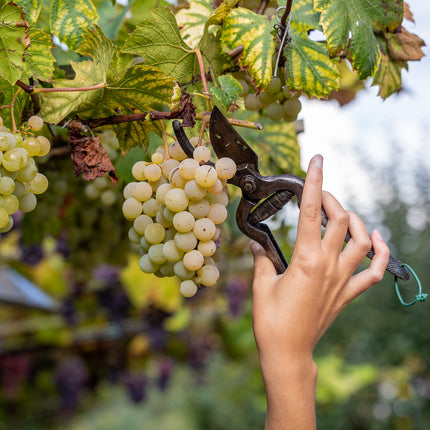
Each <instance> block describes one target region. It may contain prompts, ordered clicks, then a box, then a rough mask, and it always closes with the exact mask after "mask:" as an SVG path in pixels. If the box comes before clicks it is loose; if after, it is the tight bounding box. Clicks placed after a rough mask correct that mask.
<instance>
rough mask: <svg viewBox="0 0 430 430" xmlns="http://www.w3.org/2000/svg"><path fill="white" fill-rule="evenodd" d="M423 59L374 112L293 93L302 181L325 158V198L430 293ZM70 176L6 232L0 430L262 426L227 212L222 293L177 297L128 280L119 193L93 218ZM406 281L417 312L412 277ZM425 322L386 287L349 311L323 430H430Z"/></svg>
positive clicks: (371, 96) (421, 25) (419, 7)
mask: <svg viewBox="0 0 430 430" xmlns="http://www.w3.org/2000/svg"><path fill="white" fill-rule="evenodd" d="M409 3H410V6H411V10H412V11H413V12H414V17H415V21H416V22H415V24H412V25H411V24H410V25H411V27H410V30H411V31H413V32H414V33H417V34H419V35H420V36H421V37H423V38H424V40H427V41H428V40H430V34H429V33H430V30H429V27H428V25H427V23H428V22H429V20H430V16H429V15H430V12H429V8H428V6H427V5H426V4H425V3H426V2H422V1H418V0H414V1H410V2H409ZM423 50H424V52H425V53H426V55H427V57H425V58H423V59H422V60H421V61H420V62H417V63H413V64H411V66H410V70H409V72H406V73H405V74H404V76H403V78H404V90H403V91H402V92H401V93H399V94H398V95H394V96H392V97H390V98H389V99H388V100H386V101H384V102H382V101H380V99H379V98H378V97H377V96H376V93H377V91H376V90H375V89H374V88H372V87H370V88H367V89H366V91H360V92H358V93H357V96H356V98H355V100H353V101H352V102H351V103H349V104H347V105H345V106H343V107H340V106H339V103H338V102H337V101H335V100H332V101H329V102H319V101H315V100H305V99H303V98H302V99H303V100H302V103H303V110H302V112H301V114H300V118H301V119H303V120H304V127H305V131H304V133H302V134H300V136H299V143H300V148H301V166H302V168H303V169H304V170H306V166H307V163H308V161H309V159H310V158H311V157H312V155H313V154H315V153H321V154H323V155H324V157H325V165H324V167H325V171H324V174H325V179H324V187H325V188H326V189H327V190H330V191H331V192H332V193H333V194H335V195H336V196H337V197H338V198H339V200H340V201H341V202H342V204H343V205H344V206H345V207H346V208H348V209H352V210H354V211H356V212H358V213H359V214H360V215H361V216H362V217H363V219H364V220H365V222H366V224H367V225H368V227H369V231H370V230H372V229H374V228H378V229H380V230H381V232H382V234H383V236H384V238H385V239H386V240H387V241H388V242H389V244H390V249H391V251H392V253H393V254H394V255H396V256H397V257H398V258H399V259H401V260H402V261H404V262H406V263H408V264H409V265H410V266H411V267H413V269H414V270H415V272H416V273H417V274H418V275H419V277H420V279H421V282H422V285H423V288H424V291H425V292H429V291H430V266H429V264H428V258H429V255H430V230H429V224H430V166H429V163H430V161H429V160H430V153H429V151H430V149H429V148H430V141H429V140H430V138H429V130H428V128H429V112H430V111H429V108H428V100H429V99H430V87H429V86H428V84H427V80H428V76H429V75H430V63H429V58H428V53H429V50H428V48H427V47H424V49H423ZM263 133H264V131H263ZM248 135H249V134H248ZM248 135H247V136H248ZM158 143H159V142H154V145H156V144H158ZM132 156H133V157H136V158H138V157H144V156H145V155H144V154H143V153H142V152H139V150H136V151H134V152H133V154H132ZM117 168H119V169H120V168H121V163H119V164H117ZM72 170H73V169H72V166H71V161H70V160H69V159H68V158H67V157H61V156H58V157H53V158H51V159H50V160H49V162H47V163H46V166H45V169H44V171H43V170H42V168H41V171H43V173H45V174H46V175H47V176H48V178H49V181H50V187H49V189H48V191H47V192H46V193H45V194H44V196H43V197H42V198H41V199H40V201H39V203H38V206H37V209H36V210H35V212H34V213H32V214H31V217H23V218H22V219H20V218H19V217H17V219H16V220H15V221H16V223H15V227H14V230H13V231H12V232H10V233H8V234H6V235H1V236H2V237H1V240H0V258H1V261H2V263H3V265H2V266H1V267H0V285H1V288H0V301H1V303H0V429H1V430H3V429H8V430H9V429H12V428H13V429H17V430H33V429H34V430H36V429H37V430H39V429H50V430H51V429H52V430H59V429H60V428H61V429H62V430H72V429H73V430H75V429H76V430H78V429H79V430H86V429H91V430H99V429H100V430H101V429H103V430H119V429H138V428H139V429H140V428H144V429H153V428H157V429H163V430H182V429H187V430H202V429H205V430H206V429H208V430H217V429H225V428H228V429H235V430H241V429H247V430H251V429H262V428H263V427H264V417H265V397H264V390H263V383H262V379H261V375H260V372H259V367H258V359H257V353H256V348H255V344H254V339H253V335H252V328H251V315H250V309H251V296H250V282H251V276H252V259H251V256H250V253H249V247H248V241H247V239H246V238H245V237H244V236H243V235H242V234H241V233H240V232H239V231H238V230H237V227H236V226H235V222H234V212H235V205H236V204H237V201H235V200H234V199H233V202H232V204H231V207H230V211H229V212H230V215H231V219H230V220H229V223H228V224H227V226H226V228H225V229H224V231H223V238H222V239H223V240H222V249H221V252H218V253H217V254H218V261H217V264H218V265H219V267H220V269H221V273H222V279H221V281H220V283H219V285H218V286H217V287H213V288H206V289H205V290H202V291H200V292H199V293H198V294H197V296H195V297H194V298H192V299H186V300H185V299H184V298H183V297H182V296H180V294H179V291H178V285H177V283H176V281H175V280H174V279H172V278H167V279H158V278H156V277H154V276H151V275H145V274H143V273H142V272H141V271H140V270H139V268H138V264H137V261H138V256H137V255H136V254H133V253H130V250H129V243H128V239H127V229H128V227H127V226H126V225H125V223H124V222H123V219H122V214H121V210H120V206H121V201H120V200H121V199H120V197H118V196H120V193H121V191H120V190H116V189H115V188H114V187H113V185H112V184H110V183H109V182H106V183H103V181H99V182H98V183H97V184H95V185H96V188H98V189H99V191H100V192H102V193H103V192H106V191H110V193H111V194H110V195H111V197H112V196H113V195H115V196H117V197H115V198H113V200H114V203H111V205H110V206H107V205H104V204H103V201H102V200H101V199H99V198H97V199H94V189H92V188H91V187H90V188H89V189H88V184H86V183H84V182H83V181H82V180H81V179H78V178H75V177H74V176H73V173H72ZM105 195H106V193H105ZM111 200H112V198H111ZM296 222H297V210H294V209H290V210H287V211H284V212H283V213H282V214H281V216H278V217H277V218H276V219H275V220H273V223H272V224H273V227H274V228H276V229H277V230H278V232H277V234H278V237H280V238H282V241H281V242H282V247H283V250H284V252H285V254H286V256H287V258H288V259H289V258H290V256H291V253H292V249H293V246H294V240H295V224H296ZM65 226H67V227H66V228H65ZM400 286H401V289H402V292H403V293H404V297H405V300H407V301H409V300H412V299H413V297H414V296H415V294H416V293H417V286H416V284H415V283H414V281H413V280H412V281H409V282H408V283H401V285H400ZM429 326H430V315H429V303H425V304H417V305H415V306H412V307H403V306H401V305H400V303H399V301H398V299H397V297H396V295H395V291H394V279H393V277H392V276H391V275H390V274H386V276H385V278H384V280H383V282H381V283H380V284H379V285H378V286H376V287H375V288H373V289H372V290H371V291H369V292H367V293H366V294H364V295H363V296H361V297H360V298H359V299H357V300H356V301H355V302H354V303H352V304H351V305H350V306H349V307H348V308H347V309H346V310H345V311H344V312H343V313H342V314H341V316H340V317H339V318H338V320H337V321H336V322H335V323H334V324H333V326H332V327H331V328H330V330H329V331H328V332H327V334H326V335H325V336H324V338H323V339H322V341H321V342H320V344H319V346H318V348H317V351H316V355H315V359H316V361H317V364H318V368H319V376H318V386H317V411H318V412H317V413H318V428H319V429H320V430H335V429H353V430H361V429H369V430H392V429H395V430H409V429H418V430H424V429H429V428H430V342H429V341H430V334H429V330H428V327H429Z"/></svg>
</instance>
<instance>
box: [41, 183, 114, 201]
mask: <svg viewBox="0 0 430 430" xmlns="http://www.w3.org/2000/svg"><path fill="white" fill-rule="evenodd" d="M33 182H34V181H33ZM35 194H37V193H35ZM116 199H117V195H116V193H115V191H113V190H104V191H103V192H102V193H101V195H100V201H101V202H102V203H103V204H104V205H105V206H112V205H113V204H114V203H115V202H116Z"/></svg>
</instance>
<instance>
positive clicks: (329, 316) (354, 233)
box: [251, 155, 389, 430]
mask: <svg viewBox="0 0 430 430" xmlns="http://www.w3.org/2000/svg"><path fill="white" fill-rule="evenodd" d="M322 161H323V159H322V157H321V156H320V155H317V156H315V157H314V158H313V159H312V160H311V162H310V164H309V168H308V173H307V176H306V181H305V186H304V190H303V196H302V202H301V208H300V216H299V223H298V230H297V241H296V246H295V250H294V253H293V257H292V259H291V263H290V265H289V267H288V269H287V270H286V271H285V273H283V274H282V275H277V273H276V270H275V268H274V266H273V264H272V262H271V261H270V259H269V258H268V257H267V256H266V254H265V252H264V250H263V248H262V247H261V246H260V245H259V244H258V243H256V242H253V243H252V244H251V250H252V252H253V254H254V260H255V264H254V281H253V306H252V314H253V329H254V336H255V339H256V343H257V348H258V352H259V358H260V365H261V370H262V374H263V379H264V383H265V386H266V394H267V400H268V415H267V419H266V428H267V429H269V428H270V429H272V428H273V429H283V428H293V429H295V430H296V429H312V428H315V413H314V412H313V411H314V389H315V381H316V367H315V364H314V362H313V358H312V355H313V350H314V348H315V346H316V344H317V343H318V341H319V340H320V338H321V337H322V335H323V334H324V333H325V331H326V330H327V329H328V327H329V326H330V325H331V323H332V322H333V321H334V320H335V318H336V317H337V316H338V314H339V313H340V311H341V310H342V309H343V308H344V307H345V306H346V305H347V304H348V303H350V302H351V301H352V300H353V299H354V298H356V297H357V296H359V295H360V294H362V293H363V292H364V291H366V290H368V289H369V288H370V287H371V286H372V285H374V284H375V283H377V282H379V281H380V280H381V279H382V277H383V275H384V272H385V268H386V266H387V263H388V257H389V250H388V247H387V245H386V244H385V242H384V241H383V239H382V237H381V235H380V234H379V232H377V231H374V232H373V233H372V234H371V236H370V238H369V236H368V233H367V230H366V227H365V226H364V224H363V222H362V221H361V219H360V218H359V217H358V215H356V214H355V213H353V212H348V211H345V210H344V209H343V208H342V206H341V205H340V204H339V202H338V201H337V200H336V199H335V198H334V197H333V196H332V195H331V194H330V193H327V192H325V191H322V179H323V175H322ZM321 206H323V207H324V209H325V211H326V213H327V216H328V219H329V221H328V223H327V226H326V229H325V232H324V235H323V237H322V238H321ZM348 229H349V231H350V233H351V240H350V241H349V242H348V243H347V244H346V245H345V247H344V239H345V234H346V232H347V230H348ZM372 245H373V248H374V250H375V257H374V258H373V260H372V262H371V264H370V266H369V267H368V268H367V269H365V270H363V271H362V272H360V273H357V274H354V272H355V270H356V269H357V267H358V265H359V264H360V263H361V262H362V261H363V259H364V257H365V256H366V254H367V252H368V251H369V249H370V247H371V246H372ZM291 405H294V408H292V409H290V406H291ZM300 411H301V412H302V413H301V412H300ZM284 424H285V426H284ZM287 424H288V425H287Z"/></svg>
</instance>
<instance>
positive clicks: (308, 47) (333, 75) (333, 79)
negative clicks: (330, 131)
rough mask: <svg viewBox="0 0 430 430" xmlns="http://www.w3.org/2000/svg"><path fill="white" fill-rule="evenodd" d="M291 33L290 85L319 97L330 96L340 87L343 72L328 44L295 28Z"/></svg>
mask: <svg viewBox="0 0 430 430" xmlns="http://www.w3.org/2000/svg"><path fill="white" fill-rule="evenodd" d="M290 36H291V40H290V42H289V43H288V44H287V45H286V48H285V56H286V60H287V61H286V66H285V67H286V74H287V78H288V87H289V88H290V89H293V90H302V91H303V92H304V93H306V94H307V95H308V96H315V97H327V96H328V95H329V94H330V92H331V91H332V90H337V89H338V88H339V78H340V75H339V72H338V70H337V68H336V65H335V64H334V63H333V62H332V60H331V59H330V56H329V54H328V51H327V48H326V46H325V45H324V44H322V43H319V42H315V41H313V40H311V39H309V37H308V36H307V33H297V32H296V31H295V30H294V29H293V28H290Z"/></svg>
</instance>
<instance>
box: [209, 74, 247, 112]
mask: <svg viewBox="0 0 430 430" xmlns="http://www.w3.org/2000/svg"><path fill="white" fill-rule="evenodd" d="M218 79H219V82H220V85H221V88H218V87H212V88H211V90H210V91H211V93H212V95H214V96H215V97H216V98H217V99H218V101H219V103H220V104H221V106H222V107H223V108H224V109H229V108H230V106H231V105H232V104H234V103H236V101H237V99H238V97H239V95H240V94H241V93H242V92H243V88H242V85H240V83H239V81H238V80H237V79H235V78H233V76H231V75H223V76H220V77H219V78H218Z"/></svg>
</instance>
